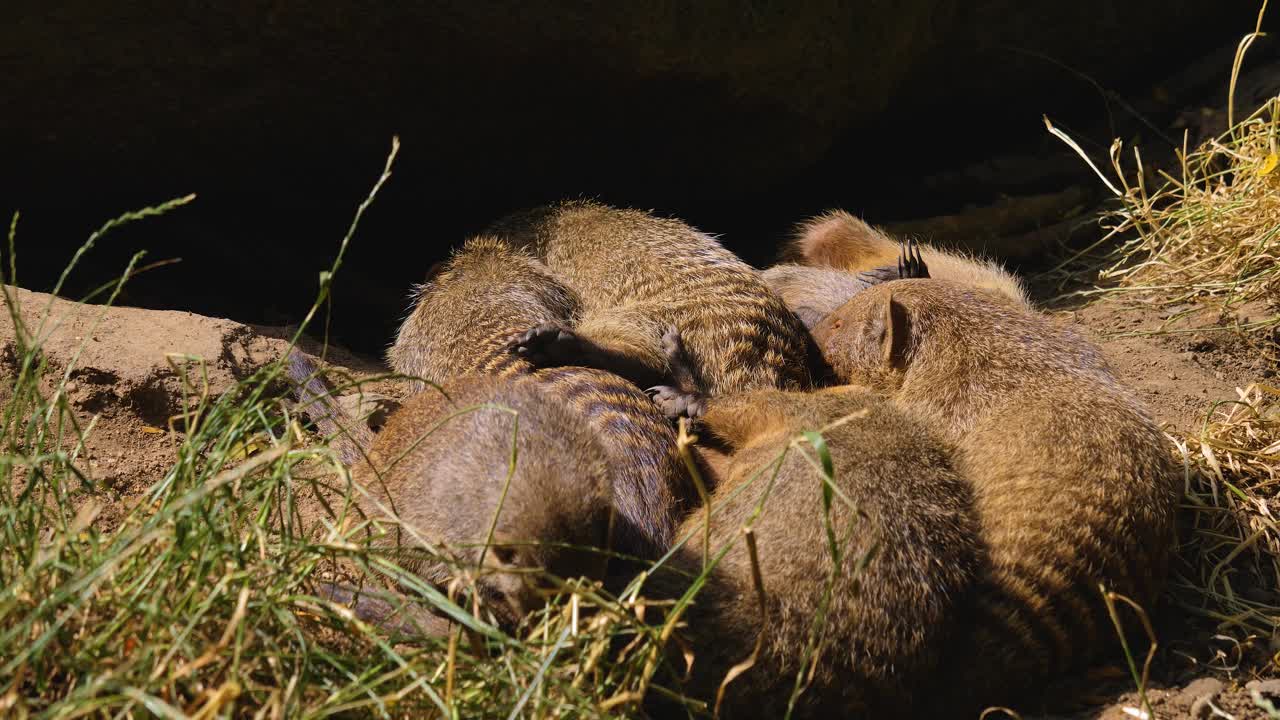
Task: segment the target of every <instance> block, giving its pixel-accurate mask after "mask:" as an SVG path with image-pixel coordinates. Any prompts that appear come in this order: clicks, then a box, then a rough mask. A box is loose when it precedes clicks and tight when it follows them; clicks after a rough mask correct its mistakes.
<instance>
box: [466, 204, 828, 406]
mask: <svg viewBox="0 0 1280 720" xmlns="http://www.w3.org/2000/svg"><path fill="white" fill-rule="evenodd" d="M491 232H493V233H494V234H496V235H501V236H503V237H506V238H509V239H510V240H511V241H512V242H513V243H516V244H518V245H520V246H523V247H526V248H529V249H530V250H531V251H532V252H533V254H534V255H536V256H537V257H538V258H539V259H540V260H542V261H543V262H544V263H545V264H546V266H547V267H548V268H549V269H550V270H551V271H552V272H554V273H555V274H556V275H557V276H559V277H561V278H563V279H564V282H565V284H566V285H568V286H569V287H570V288H572V289H573V290H575V291H576V292H577V294H578V296H579V297H580V298H581V300H582V315H581V317H580V318H579V319H578V320H577V322H576V323H575V324H574V326H573V330H574V332H575V333H576V334H577V335H578V336H579V337H581V338H583V339H584V340H586V341H588V342H589V343H590V344H591V345H593V346H594V347H596V348H599V349H601V350H602V351H603V353H604V354H605V355H608V356H609V357H615V358H621V359H624V360H625V361H627V362H628V363H629V364H631V365H633V366H634V369H633V371H631V372H628V374H629V375H630V376H631V377H632V379H634V380H636V381H637V382H643V383H647V384H656V383H657V382H659V381H660V380H661V379H662V378H663V377H664V376H665V375H666V374H667V372H668V370H669V368H668V366H667V363H666V357H665V355H664V353H663V350H662V344H661V338H662V336H663V334H664V333H665V332H666V331H667V330H668V329H669V328H672V327H674V328H676V329H677V330H679V332H680V333H681V334H682V335H683V337H684V342H685V344H686V345H687V347H688V349H689V351H690V355H691V357H692V360H693V368H692V370H693V373H694V376H695V380H696V382H697V384H698V386H699V388H700V389H701V390H702V391H703V392H705V393H709V394H712V395H716V394H721V393H732V392H741V391H744V390H750V389H756V388H769V387H780V388H804V387H808V386H810V384H811V376H810V372H809V370H810V363H811V362H813V361H814V359H815V357H814V356H815V355H816V353H813V352H811V349H810V348H811V341H810V339H809V337H808V334H807V333H806V332H805V329H804V327H803V326H802V325H801V324H800V323H799V322H798V321H797V320H796V318H795V317H794V315H792V314H791V313H790V312H788V311H787V309H786V306H785V305H784V303H783V302H782V301H781V299H780V298H778V297H777V296H776V295H774V294H773V293H772V292H770V290H769V288H768V286H767V285H766V284H765V282H764V281H763V279H762V278H761V276H760V274H759V273H758V272H757V271H755V270H754V269H752V268H751V267H750V266H748V265H747V264H746V263H744V262H742V261H741V260H739V259H738V258H737V257H736V256H734V255H733V253H731V252H729V251H728V250H726V249H725V248H723V247H722V246H721V245H720V243H718V242H717V241H716V240H715V239H714V238H712V237H710V236H708V235H706V234H704V233H701V232H698V231H697V230H695V229H694V228H692V227H690V226H688V225H686V224H685V223H683V222H680V221H678V220H668V219H663V218H658V217H655V216H653V215H651V214H649V213H645V212H641V211H637V210H621V209H617V208H612V207H608V206H605V205H600V204H597V203H593V202H587V201H574V202H564V203H560V204H557V205H552V206H549V207H544V208H540V209H538V210H534V211H530V212H526V213H522V214H519V215H515V216H512V217H510V218H507V219H505V220H503V221H501V222H499V223H498V224H497V225H495V226H494V227H493V228H492V230H491ZM606 369H615V368H606Z"/></svg>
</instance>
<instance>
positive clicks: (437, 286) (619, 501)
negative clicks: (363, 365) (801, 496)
mask: <svg viewBox="0 0 1280 720" xmlns="http://www.w3.org/2000/svg"><path fill="white" fill-rule="evenodd" d="M578 313H579V301H578V298H577V295H576V294H575V293H574V292H573V291H572V290H570V289H568V288H567V287H565V286H564V285H563V283H561V282H560V281H559V280H558V279H557V278H555V277H554V276H553V275H552V274H551V273H550V271H548V270H547V268H546V267H545V266H544V265H543V264H542V263H541V262H539V261H538V260H537V259H535V258H534V257H533V256H531V255H529V254H528V253H527V252H525V251H524V250H522V249H519V248H515V247H512V246H511V245H510V244H509V243H506V242H502V241H499V240H496V239H494V238H491V237H478V238H473V239H471V240H468V241H467V242H466V243H464V244H463V246H462V247H461V248H460V249H459V250H458V251H457V252H455V253H454V254H453V256H452V257H451V258H450V259H449V260H448V261H447V262H446V263H444V264H443V265H442V266H441V267H440V268H439V269H438V270H437V271H436V272H435V273H434V274H433V275H432V276H431V277H430V279H429V280H428V281H427V282H426V283H425V284H423V285H422V286H420V287H419V289H418V292H417V294H416V297H415V300H414V308H413V311H412V312H411V313H410V315H409V317H408V319H406V320H405V322H404V324H403V325H402V326H401V328H400V332H399V334H398V336H397V337H396V340H395V343H394V344H393V345H392V347H391V350H390V352H389V353H388V360H389V361H390V364H391V367H392V368H393V369H394V370H395V371H396V372H398V373H402V374H405V375H409V376H413V377H418V378H423V379H425V380H427V381H430V382H433V383H448V382H449V381H450V380H452V379H454V378H457V377H460V376H463V375H467V374H489V375H499V376H504V377H505V376H521V375H529V376H531V377H532V378H533V379H534V380H535V381H537V382H538V383H540V385H541V387H542V389H543V391H544V392H546V393H548V394H549V395H552V396H554V397H556V398H558V399H559V400H560V401H562V402H564V403H566V404H567V405H568V406H569V407H570V408H571V409H572V410H573V411H574V412H576V413H577V414H578V415H579V416H580V417H581V418H582V423H583V424H585V426H586V427H588V428H590V429H591V431H592V432H593V433H594V434H595V435H596V438H597V440H599V441H600V444H601V445H602V446H603V447H604V449H605V452H606V453H607V455H608V460H609V463H608V465H609V472H610V475H611V476H612V486H613V502H614V505H615V507H616V509H617V517H616V518H615V528H614V534H613V541H614V549H615V550H617V551H618V552H620V553H622V554H626V555H633V556H636V557H640V558H655V557H657V556H658V555H660V554H661V553H664V552H666V550H667V548H668V547H669V546H670V543H671V535H672V533H673V532H674V530H675V527H676V523H677V522H678V520H679V518H680V517H681V516H682V515H683V514H684V513H685V512H687V511H688V510H689V508H691V507H692V506H693V504H694V503H695V502H696V499H697V494H696V491H695V490H694V488H693V484H692V481H691V480H690V478H689V476H688V472H687V471H686V470H685V467H684V464H683V462H682V461H681V459H680V456H679V454H678V452H677V449H676V436H675V431H674V430H673V429H672V427H671V424H670V423H669V422H668V421H667V419H666V418H665V417H664V416H663V415H662V414H661V412H659V411H658V410H657V408H655V407H654V404H653V403H652V402H651V401H650V400H649V398H647V397H646V396H645V395H644V393H642V392H641V391H640V390H639V389H638V388H636V387H635V386H634V385H633V384H631V383H630V382H628V381H626V380H624V379H623V378H621V377H619V376H617V375H614V374H612V373H609V372H606V371H603V370H597V369H589V368H583V367H572V366H569V367H556V368H547V369H543V370H536V369H535V368H534V367H533V365H532V364H530V363H529V362H528V361H527V360H525V359H524V358H522V357H520V356H519V355H518V354H516V352H515V345H514V343H515V341H516V340H517V339H518V338H519V337H520V335H521V334H522V333H523V332H524V331H526V330H528V329H529V328H530V327H532V326H534V325H537V324H539V323H542V322H560V323H566V324H567V323H571V322H572V321H573V319H574V318H575V317H576V316H577V315H578ZM420 388H421V385H419V389H420Z"/></svg>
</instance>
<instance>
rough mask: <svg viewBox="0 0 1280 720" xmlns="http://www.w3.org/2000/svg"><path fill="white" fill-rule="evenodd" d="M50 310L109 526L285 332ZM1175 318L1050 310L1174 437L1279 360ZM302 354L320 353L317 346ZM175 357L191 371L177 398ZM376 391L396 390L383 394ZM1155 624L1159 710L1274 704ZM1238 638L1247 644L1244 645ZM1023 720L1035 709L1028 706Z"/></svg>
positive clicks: (1125, 684)
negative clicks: (176, 425) (196, 398)
mask: <svg viewBox="0 0 1280 720" xmlns="http://www.w3.org/2000/svg"><path fill="white" fill-rule="evenodd" d="M16 297H17V298H18V300H19V305H20V308H21V315H22V317H24V318H25V319H26V320H25V322H27V323H28V324H29V325H30V326H32V327H34V325H35V324H36V321H37V320H38V318H39V317H40V315H41V314H42V312H43V311H44V309H45V307H46V306H47V305H48V304H49V302H50V298H49V296H47V295H41V294H38V293H32V292H27V291H23V290H17V291H16ZM51 308H52V314H51V318H53V321H52V322H50V323H49V324H47V328H46V331H45V332H46V335H47V337H46V338H45V339H44V341H43V346H44V349H45V354H46V358H47V359H48V361H49V365H50V368H51V372H50V373H49V374H48V377H47V378H46V380H45V383H46V385H45V389H46V390H47V391H51V390H52V388H53V387H54V385H55V384H56V381H57V379H59V378H61V377H62V375H63V373H64V372H65V371H66V368H67V367H68V365H69V364H70V363H71V361H72V359H73V358H74V357H75V356H76V353H77V352H79V353H80V355H79V358H78V361H77V362H76V363H75V366H74V368H73V369H72V370H71V371H70V375H69V379H70V382H69V383H68V384H67V386H66V387H67V392H68V397H69V398H70V400H71V402H72V403H73V405H74V407H75V408H76V411H77V414H78V415H79V419H80V421H81V423H83V424H84V425H85V426H88V424H89V423H90V422H92V423H93V425H92V431H91V432H90V434H89V439H88V442H87V453H86V456H85V470H86V471H87V472H88V473H89V475H90V476H91V477H92V478H94V479H95V480H96V481H97V482H98V483H99V487H100V488H102V490H103V491H104V492H105V493H106V494H107V495H108V496H109V498H111V499H112V500H113V502H111V505H110V508H109V509H108V510H107V511H106V512H104V513H103V514H102V516H101V517H100V518H99V520H98V522H99V523H101V524H103V526H104V527H111V526H112V525H113V524H114V523H116V522H118V521H119V519H120V518H121V516H122V515H123V513H124V512H125V509H126V508H128V507H130V506H131V505H132V504H133V503H134V502H136V501H137V500H138V499H139V498H140V497H141V496H142V493H143V492H144V491H145V489H146V488H148V487H149V486H150V485H151V484H152V483H154V482H155V481H157V480H159V479H160V478H161V477H162V475H163V474H164V472H165V470H166V469H167V468H168V467H169V465H170V464H171V463H172V460H173V452H174V447H175V445H176V442H177V439H176V437H175V436H174V435H173V434H172V433H171V431H170V429H169V418H170V417H171V416H173V415H176V414H178V413H180V412H181V411H182V407H183V402H184V400H183V398H184V395H185V396H187V397H191V396H193V394H194V395H198V394H199V393H201V392H203V391H204V390H205V379H204V378H205V376H206V375H207V391H208V392H209V393H211V394H214V395H216V394H217V393H219V392H221V391H223V390H225V389H227V388H228V387H230V386H231V385H232V384H233V383H234V382H235V381H236V380H238V379H240V378H243V377H245V376H247V375H248V374H249V373H250V372H252V371H253V370H254V369H256V368H258V367H260V366H261V365H262V364H263V363H266V362H268V361H270V360H271V359H272V358H274V357H277V356H278V355H279V353H281V352H282V351H283V350H284V348H285V347H286V346H287V341H286V340H285V338H286V337H287V334H286V330H285V329H283V328H270V327H251V326H247V325H243V324H240V323H236V322H233V321H229V320H222V319H216V318H208V317H202V316H199V315H194V314H191V313H184V312H168V311H149V310H138V309H132V308H112V309H107V310H104V309H103V308H100V307H93V306H76V305H74V304H72V303H66V302H63V301H60V300H54V301H53V302H52V305H51ZM1177 310H1178V309H1176V308H1175V309H1173V310H1172V311H1168V310H1160V309H1158V308H1152V307H1149V306H1144V305H1142V304H1140V303H1134V302H1126V301H1123V300H1121V299H1119V298H1118V297H1117V296H1110V297H1106V298H1104V299H1101V300H1098V301H1095V302H1093V303H1091V304H1088V305H1080V306H1075V307H1069V306H1066V305H1064V304H1061V303H1059V304H1058V305H1057V307H1056V308H1054V309H1052V310H1051V312H1054V313H1055V314H1056V315H1058V316H1059V317H1060V319H1061V320H1062V321H1063V322H1066V323H1071V324H1074V325H1075V326H1076V327H1077V328H1079V329H1081V330H1082V331H1083V332H1084V333H1086V334H1087V335H1089V336H1091V337H1092V338H1093V339H1095V340H1096V341H1097V342H1098V343H1099V344H1100V345H1101V346H1102V348H1103V350H1104V352H1105V353H1106V356H1107V358H1108V360H1109V361H1110V362H1111V363H1112V365H1113V366H1114V369H1115V370H1116V372H1117V374H1118V375H1119V377H1120V378H1121V380H1122V381H1123V382H1125V383H1127V384H1128V385H1129V386H1131V387H1133V388H1134V389H1135V390H1136V391H1137V392H1138V393H1139V394H1140V395H1141V396H1142V398H1143V399H1144V400H1145V401H1146V402H1147V403H1148V404H1149V406H1150V408H1151V410H1152V412H1153V413H1154V415H1155V417H1156V418H1157V419H1158V420H1159V421H1160V422H1161V423H1164V424H1165V425H1166V426H1167V427H1168V428H1169V429H1170V430H1171V431H1178V432H1191V431H1194V430H1195V429H1196V428H1197V427H1198V425H1199V423H1201V422H1202V421H1203V419H1204V413H1205V412H1206V410H1208V409H1209V408H1210V406H1211V405H1212V403H1213V402H1214V401H1216V400H1223V399H1233V398H1235V397H1236V388H1243V387H1245V386H1247V385H1248V384H1250V383H1252V382H1256V381H1267V380H1269V379H1270V378H1272V377H1273V376H1274V374H1275V372H1276V367H1277V366H1276V363H1275V360H1274V358H1269V357H1267V355H1266V354H1265V353H1263V352H1262V351H1260V350H1259V349H1257V348H1255V347H1253V346H1251V345H1250V344H1249V343H1247V342H1245V341H1244V340H1242V339H1241V338H1240V337H1238V336H1237V335H1236V334H1235V333H1233V332H1232V331H1231V330H1230V329H1229V327H1226V326H1229V325H1230V324H1232V323H1233V322H1234V321H1236V320H1241V321H1243V320H1245V319H1246V318H1247V316H1248V314H1249V313H1251V312H1254V313H1261V312H1262V309H1261V308H1245V309H1243V310H1241V311H1240V313H1238V314H1237V315H1238V316H1237V317H1228V318H1223V319H1222V322H1223V323H1224V329H1215V330H1207V331H1199V332H1185V331H1186V330H1188V329H1189V328H1188V326H1187V323H1186V322H1182V323H1180V324H1176V325H1175V326H1174V327H1173V328H1172V329H1174V330H1176V331H1177V332H1174V333H1170V334H1160V335H1151V334H1144V333H1146V332H1148V331H1150V330H1152V329H1156V328H1158V327H1160V325H1161V323H1163V322H1164V321H1165V320H1167V319H1168V318H1169V317H1170V315H1172V314H1174V313H1176V312H1177ZM7 317H8V315H7V313H6V314H5V318H6V320H5V321H3V322H0V374H3V375H6V376H11V375H12V373H13V371H14V369H15V367H16V362H17V358H18V356H17V353H16V350H15V348H16V345H15V339H14V328H13V327H12V324H11V323H10V322H8V320H7ZM1259 317H1260V315H1259ZM1199 321H1200V322H1204V320H1203V318H1201V319H1200V320H1199ZM304 347H306V348H307V349H309V350H313V351H314V350H318V348H317V347H315V346H313V345H311V346H304ZM166 353H184V354H186V355H190V356H198V357H200V358H203V363H195V362H193V361H186V362H185V364H184V363H183V362H182V361H178V360H175V359H173V357H172V356H170V359H169V360H167V359H166V356H165V354H166ZM328 357H329V359H330V360H332V361H334V362H336V363H337V364H339V365H342V366H345V367H348V368H351V369H352V371H353V372H356V373H357V374H365V373H374V372H377V371H378V370H379V364H378V361H376V360H374V359H370V358H362V357H358V356H355V355H353V354H351V353H347V352H344V351H342V350H340V349H331V350H330V352H329V354H328ZM171 362H173V363H175V364H176V365H177V366H178V367H184V366H185V367H187V368H188V369H189V371H188V373H187V375H188V381H187V382H186V384H185V391H184V382H183V380H182V379H181V377H180V375H179V374H178V373H177V372H175V369H174V367H173V366H172V365H171ZM201 367H203V370H204V372H203V373H202V372H200V370H199V369H200V368H201ZM378 389H379V390H380V391H383V392H387V393H389V394H394V392H395V391H394V388H393V387H391V386H383V387H380V388H378ZM8 392H9V390H8V383H7V382H6V383H4V384H3V385H2V386H0V402H3V401H4V400H6V399H7V394H8ZM1156 617H1157V632H1158V634H1159V636H1160V640H1161V642H1160V650H1159V652H1158V653H1157V656H1156V661H1155V664H1154V665H1153V670H1152V689H1151V690H1150V691H1149V693H1148V695H1149V700H1150V702H1151V705H1152V707H1153V709H1154V710H1155V712H1156V714H1157V716H1159V717H1199V718H1208V717H1213V716H1224V717H1234V718H1247V717H1265V714H1264V713H1263V712H1262V711H1261V710H1260V709H1259V708H1258V707H1257V706H1256V705H1255V703H1254V701H1253V699H1252V697H1251V693H1254V692H1257V693H1261V694H1262V696H1263V697H1266V696H1268V695H1270V693H1275V694H1274V695H1271V697H1273V698H1274V699H1275V700H1276V702H1277V703H1278V704H1280V681H1267V680H1265V679H1264V680H1262V685H1258V684H1257V683H1258V682H1259V681H1258V680H1257V679H1256V678H1255V677H1254V676H1253V675H1252V672H1253V670H1246V669H1245V668H1247V667H1248V668H1254V669H1256V668H1257V667H1259V664H1258V663H1256V662H1241V658H1240V655H1241V654H1244V655H1245V656H1247V657H1249V658H1251V659H1256V658H1257V657H1259V656H1260V657H1262V658H1264V659H1265V658H1266V657H1267V656H1269V655H1271V653H1272V652H1274V648H1271V647H1270V645H1269V643H1270V639H1269V638H1255V639H1252V640H1249V639H1247V638H1241V637H1234V638H1233V639H1230V640H1222V639H1215V638H1214V635H1215V634H1216V633H1217V631H1216V630H1215V628H1214V627H1213V626H1212V625H1211V624H1206V623H1204V622H1201V621H1198V620H1197V621H1193V620H1191V619H1189V618H1188V616H1187V615H1186V614H1180V613H1179V612H1177V611H1175V610H1172V609H1170V608H1163V609H1159V610H1158V611H1157V613H1156ZM1240 642H1244V643H1245V646H1244V647H1243V649H1242V646H1240V645H1238V644H1237V643H1240ZM1250 683H1253V684H1252V685H1251V684H1250ZM1066 697H1070V698H1072V699H1073V700H1071V701H1067V700H1064V699H1063V698H1066ZM1139 704H1140V701H1139V699H1138V697H1137V694H1136V693H1135V692H1133V684H1132V682H1131V681H1130V680H1129V677H1128V674H1127V671H1125V670H1124V669H1123V668H1122V667H1101V668H1099V669H1097V670H1096V671H1095V672H1093V673H1091V674H1090V675H1089V676H1088V677H1085V678H1070V679H1065V680H1064V682H1063V686H1062V687H1061V688H1058V689H1057V690H1056V691H1055V693H1054V696H1053V697H1051V698H1046V700H1045V707H1047V708H1055V709H1057V710H1058V712H1056V713H1053V714H1051V715H1044V717H1071V718H1086V717H1099V718H1106V719H1108V720H1109V719H1111V718H1115V719H1117V720H1118V719H1120V718H1130V717H1141V715H1140V714H1136V713H1137V710H1136V708H1137V707H1138V706H1139ZM1064 709H1065V710H1067V711H1068V712H1067V714H1065V715H1064V714H1062V711H1063V710H1064ZM1026 710H1033V709H1032V708H1027V709H1026ZM1000 716H1001V715H1000V713H998V712H997V713H995V714H994V715H992V717H1000ZM1022 716H1023V717H1031V716H1034V714H1033V713H1029V712H1025V711H1024V713H1023V715H1022Z"/></svg>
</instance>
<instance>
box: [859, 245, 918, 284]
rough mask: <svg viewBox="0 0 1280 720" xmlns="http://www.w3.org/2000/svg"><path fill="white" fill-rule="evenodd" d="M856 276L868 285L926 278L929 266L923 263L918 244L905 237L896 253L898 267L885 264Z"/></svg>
mask: <svg viewBox="0 0 1280 720" xmlns="http://www.w3.org/2000/svg"><path fill="white" fill-rule="evenodd" d="M858 277H859V278H860V279H862V280H865V281H866V282H867V284H868V285H879V284H880V283H883V282H889V281H890V280H912V279H918V278H927V277H929V266H928V265H925V263H924V258H922V257H920V246H919V244H917V243H916V241H915V240H912V239H911V238H907V240H906V241H904V242H903V243H902V248H901V250H900V251H899V254H898V267H896V268H895V267H893V266H892V265H886V266H885V267H882V268H876V269H874V270H866V271H863V272H860V273H858Z"/></svg>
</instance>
